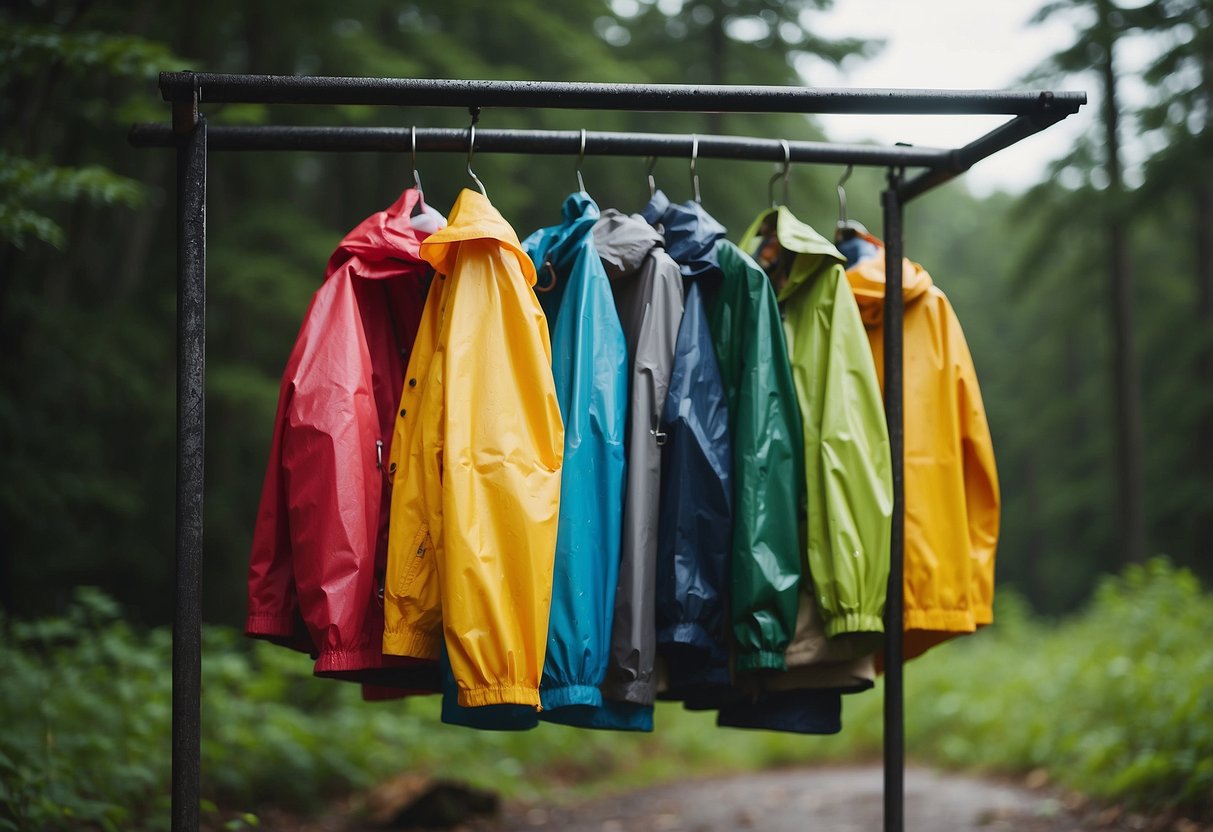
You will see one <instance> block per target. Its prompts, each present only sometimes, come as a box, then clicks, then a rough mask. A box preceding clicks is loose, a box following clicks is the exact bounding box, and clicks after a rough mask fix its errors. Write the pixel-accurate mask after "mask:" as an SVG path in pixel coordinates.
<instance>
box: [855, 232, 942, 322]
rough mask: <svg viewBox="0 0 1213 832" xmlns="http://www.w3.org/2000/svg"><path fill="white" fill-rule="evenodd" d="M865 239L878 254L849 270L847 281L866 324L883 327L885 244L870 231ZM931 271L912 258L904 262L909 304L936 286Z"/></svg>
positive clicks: (903, 282)
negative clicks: (874, 247)
mask: <svg viewBox="0 0 1213 832" xmlns="http://www.w3.org/2000/svg"><path fill="white" fill-rule="evenodd" d="M863 237H864V239H865V240H867V241H868V242H870V243H872V245H874V246H876V248H877V254H876V256H875V257H871V258H869V259H867V260H864V261H862V262H860V263H856V264H855V265H854V266H852V267H851V268H849V269H847V280H848V281H849V282H850V284H851V291H852V292H854V293H855V300H856V301H857V302H858V303H859V314H860V316H861V317H862V318H863V325H864V326H866V327H869V328H871V327H875V326H880V323H881V321H883V320H884V282H885V281H884V278H885V274H884V265H885V248H884V243H883V242H881V241H880V240H878V239H877V238H875V237H873V236H872V235H870V234H864V235H863ZM933 285H934V283H933V281H932V280H931V276H930V275H929V274H927V270H926V269H924V268H923V267H922V266H920V265H918V264H917V263H915V262H913V261H912V260H910V259H909V258H904V259H903V260H902V261H901V297H902V301H903V302H904V303H905V304H906V306H909V305H910V302H911V301H913V300H915V299H916V298H919V297H921V296H922V295H924V294H925V293H926V292H927V290H928V289H930V288H931V286H933Z"/></svg>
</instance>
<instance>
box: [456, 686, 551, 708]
mask: <svg viewBox="0 0 1213 832" xmlns="http://www.w3.org/2000/svg"><path fill="white" fill-rule="evenodd" d="M459 704H460V706H461V707H464V708H480V707H483V706H484V705H530V706H532V707H534V708H536V709H538V708H539V690H538V688H532V687H525V686H515V687H500V688H474V689H472V690H462V689H461V690H460V691H459Z"/></svg>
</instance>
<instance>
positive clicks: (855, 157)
mask: <svg viewBox="0 0 1213 832" xmlns="http://www.w3.org/2000/svg"><path fill="white" fill-rule="evenodd" d="M160 91H161V93H162V95H163V97H164V100H166V101H168V102H170V104H171V108H172V124H171V126H170V125H162V124H139V125H135V126H134V127H133V128H132V129H131V132H130V141H131V144H132V145H134V146H135V147H140V148H153V147H164V148H167V147H173V148H176V151H177V456H176V462H177V479H176V591H175V599H174V618H173V699H172V701H173V716H172V723H173V725H172V745H173V750H172V828H173V830H174V832H195V831H196V830H197V829H198V823H199V790H200V692H201V675H202V673H201V671H202V646H201V612H202V610H201V582H202V531H203V521H202V494H203V489H202V485H203V448H204V441H205V420H204V402H205V363H206V333H205V318H206V207H207V195H206V165H207V157H208V155H209V153H210V151H212V150H263V151H303V150H310V151H378V152H392V153H399V152H467V153H470V152H472V151H474V152H476V153H498V152H500V153H525V154H567V155H578V154H584V155H604V156H606V155H610V156H666V157H669V156H673V157H681V158H694V155H697V156H702V157H705V158H721V159H748V160H758V161H770V162H788V161H792V162H809V163H814V162H815V163H822V164H846V165H866V166H874V167H885V168H887V186H886V188H885V190H884V191H883V193H882V196H881V205H882V210H883V214H884V242H885V257H886V266H885V274H886V290H885V298H884V366H885V389H884V400H885V416H886V419H887V421H888V430H889V445H890V451H891V454H892V472H893V519H892V538H891V545H890V569H889V590H888V596H887V600H886V604H885V689H884V829H885V830H886V832H901V830H903V829H904V826H905V817H904V791H905V789H904V774H905V735H904V710H903V705H904V686H903V674H902V670H903V667H902V664H903V662H902V657H903V651H902V646H903V645H902V629H903V624H902V618H903V582H904V580H903V556H904V547H905V526H904V522H905V518H904V511H903V507H904V490H905V480H904V435H903V414H902V406H903V393H902V312H903V308H902V293H901V285H902V272H901V267H902V211H903V208H904V206H905V203H906V202H908V201H910V200H911V199H914V198H915V197H918V196H921V195H922V194H924V193H926V192H927V191H929V190H931V189H932V188H934V187H936V186H938V185H940V184H942V183H944V182H947V181H948V180H950V179H952V178H954V177H956V176H958V175H959V174H961V173H963V172H964V171H966V170H968V169H969V168H970V167H971V166H972V165H973V164H975V163H976V162H978V161H980V160H981V159H984V158H986V157H987V156H990V155H992V154H994V153H997V152H998V151H1000V150H1002V149H1004V148H1006V147H1009V146H1010V145H1013V144H1015V143H1016V142H1018V141H1020V140H1022V139H1024V138H1026V137H1028V136H1030V135H1033V134H1034V133H1038V132H1040V131H1041V130H1044V129H1046V128H1048V127H1049V126H1051V125H1052V124H1055V123H1057V122H1058V121H1061V120H1062V119H1064V118H1066V117H1067V116H1070V115H1072V114H1073V113H1075V112H1077V111H1078V109H1079V108H1080V107H1081V106H1082V105H1083V104H1085V103H1086V100H1087V97H1086V93H1084V92H1051V91H1025V92H1020V91H1003V90H901V89H846V88H816V89H809V88H803V87H779V86H760V87H742V86H692V85H676V84H592V83H563V82H554V81H463V80H431V79H398V78H355V77H301V76H281V75H231V74H217V73H194V72H166V73H161V75H160ZM203 102H206V103H216V104H218V103H224V104H251V103H261V104H314V105H325V106H336V105H351V104H362V105H381V106H392V107H400V106H410V107H423V106H424V107H459V108H467V109H468V110H469V111H470V112H471V114H472V118H473V124H475V121H476V118H477V117H478V115H479V113H480V111H481V108H485V107H511V108H520V107H527V108H542V109H588V110H624V111H676V112H727V113H802V114H806V115H808V114H823V113H855V114H859V113H862V114H890V115H891V114H898V115H920V116H930V115H944V114H947V115H957V114H985V115H991V114H992V115H1008V116H1012V118H1010V119H1009V120H1008V121H1007V122H1005V123H1003V124H1002V125H1000V126H999V127H996V128H995V129H993V130H991V131H990V132H988V133H986V134H985V135H983V136H981V137H979V138H977V139H976V140H974V141H972V142H969V143H968V144H966V145H963V146H960V147H956V148H948V149H934V148H920V147H908V146H901V145H897V146H893V147H882V146H869V145H857V144H830V143H824V142H786V143H785V142H781V141H779V140H777V139H762V138H750V137H737V136H708V135H704V136H700V135H695V136H688V135H672V134H659V133H608V132H589V131H585V132H583V131H580V130H574V131H570V130H550V131H549V130H488V129H485V130H476V131H475V133H474V134H472V133H471V131H469V130H452V129H434V128H418V129H415V130H412V129H405V128H398V127H395V128H394V127H292V126H214V127H210V126H208V125H207V122H206V120H205V119H204V118H203V117H202V116H201V114H200V113H199V105H200V104H201V103H203ZM473 136H474V139H473ZM785 148H786V150H785ZM909 168H914V169H916V171H917V172H916V173H915V174H914V175H913V176H912V177H911V178H908V179H907V177H906V171H907V169H909Z"/></svg>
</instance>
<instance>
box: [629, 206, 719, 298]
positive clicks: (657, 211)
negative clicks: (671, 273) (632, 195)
mask: <svg viewBox="0 0 1213 832" xmlns="http://www.w3.org/2000/svg"><path fill="white" fill-rule="evenodd" d="M641 213H642V215H643V216H644V219H645V221H646V222H648V223H649V224H650V225H652V226H654V227H657V228H658V230H659V231H661V233H662V235H663V236H664V237H665V250H666V251H667V252H669V255H670V257H672V258H674V262H676V263H677V264H678V268H679V269H680V270H681V271H682V275H683V277H691V278H695V277H705V276H707V275H710V274H718V273H719V271H720V265H719V263H718V261H717V259H716V243H717V241H718V240H720V239H721V238H723V237H724V235H725V229H724V226H723V225H721V224H720V223H718V222H717V221H716V219H715V218H714V217H713V216H712V215H711V214H709V213H708V212H707V211H705V210H703V206H702V205H700V204H699V203H698V202H693V201H691V200H687V201H686V202H680V203H678V204H677V205H675V204H672V203H671V202H670V200H669V197H667V196H666V195H665V193H664V192H662V191H657V193H655V194H654V195H653V198H652V199H651V200H650V201H649V204H648V205H646V206H645V208H644V211H642V212H641Z"/></svg>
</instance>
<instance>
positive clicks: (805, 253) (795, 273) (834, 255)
mask: <svg viewBox="0 0 1213 832" xmlns="http://www.w3.org/2000/svg"><path fill="white" fill-rule="evenodd" d="M772 219H773V220H774V225H775V240H776V241H777V242H778V245H779V248H781V249H783V251H785V252H792V253H793V255H794V256H795V258H796V259H795V262H794V264H793V266H792V268H791V269H790V271H789V274H788V276H787V282H786V283H785V284H784V285H783V286H782V287H780V289H779V301H780V302H781V303H782V302H783V301H785V300H787V299H788V298H789V297H791V296H792V295H794V294H796V292H798V291H799V290H800V289H801V288H802V287H804V286H806V285H807V284H809V283H810V282H811V281H810V278H811V277H812V276H814V275H816V274H817V272H818V271H819V270H820V269H821V268H822V267H823V266H829V265H835V264H838V265H843V264H845V263H846V258H845V257H843V256H842V252H840V251H839V250H838V249H837V248H835V247H834V244H833V243H831V242H830V241H829V240H827V239H826V238H825V237H823V236H821V235H820V234H818V233H817V232H816V231H815V230H814V229H813V227H812V226H810V225H807V224H805V223H803V222H801V221H800V220H798V219H796V216H795V215H794V214H793V213H792V212H791V211H789V210H788V209H787V207H785V206H783V205H781V206H779V207H778V208H775V209H771V210H768V211H764V212H763V213H761V214H759V215H758V217H757V219H755V220H754V222H753V223H751V225H750V228H749V230H747V231H746V233H745V236H744V237H743V240H744V243H743V245H744V247H745V249H746V251H747V252H748V253H750V254H751V255H753V256H755V258H756V259H760V260H761V259H762V258H761V257H760V255H762V254H764V253H765V252H763V251H759V250H758V249H762V248H765V247H766V243H765V240H764V235H765V234H768V233H769V232H767V231H764V230H763V228H764V226H767V227H769V225H770V221H771V220H772Z"/></svg>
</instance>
